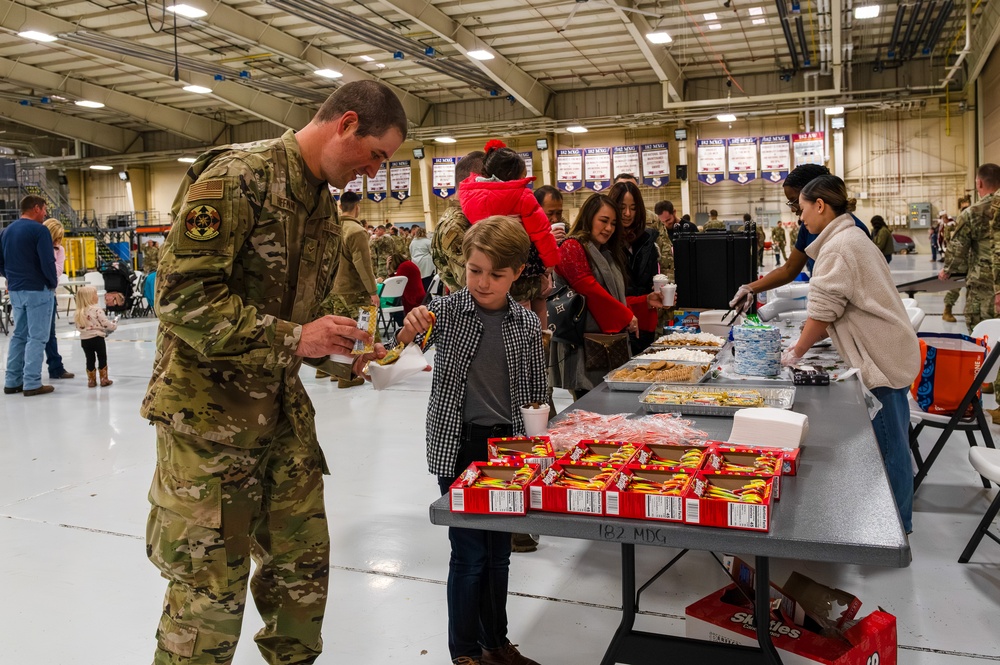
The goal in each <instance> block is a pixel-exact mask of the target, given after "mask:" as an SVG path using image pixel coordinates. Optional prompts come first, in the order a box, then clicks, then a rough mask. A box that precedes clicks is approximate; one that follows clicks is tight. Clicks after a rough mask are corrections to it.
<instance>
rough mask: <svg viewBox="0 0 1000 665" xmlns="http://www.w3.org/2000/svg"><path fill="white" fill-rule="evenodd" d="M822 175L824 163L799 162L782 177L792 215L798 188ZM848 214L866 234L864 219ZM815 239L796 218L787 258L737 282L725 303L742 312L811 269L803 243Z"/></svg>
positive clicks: (825, 171)
mask: <svg viewBox="0 0 1000 665" xmlns="http://www.w3.org/2000/svg"><path fill="white" fill-rule="evenodd" d="M825 175H830V169H828V168H826V167H825V166H821V165H819V164H803V165H802V166H798V167H796V168H795V170H794V171H792V172H791V173H789V174H788V177H787V178H785V182H784V183H783V184H782V190H783V191H784V194H785V198H786V199H788V200H787V201H786V205H787V206H788V207H789V209H790V210H791V211H792V212H793V213H794V214H795V215H796V216H799V215H800V214H801V212H802V210H801V209H800V208H799V192H800V191H801V190H802V188H803V187H805V186H806V185H807V184H808V183H809V182H811V181H812V180H814V179H816V178H819V177H821V176H825ZM852 201H853V199H852ZM853 210H854V206H853V203H852V204H851V205H850V210H848V212H851V211H853ZM852 217H853V219H854V223H855V225H856V226H857V227H858V228H860V229H861V230H862V231H864V232H865V235H867V236H868V237H869V238H870V237H871V234H869V233H868V227H866V226H865V225H864V222H862V221H861V220H860V219H858V218H857V217H854V216H853V215H852ZM815 239H816V236H815V235H814V234H812V233H809V231H808V229H806V228H805V227H804V226H803V225H802V220H801V219H799V229H798V236H797V237H796V238H795V246H794V247H792V251H791V253H790V254H789V255H788V260H787V261H785V262H784V263H783V264H781V265H780V266H779V267H777V268H775V269H774V270H772V271H771V272H769V273H767V274H766V275H764V276H763V277H761V278H760V279H758V280H757V281H756V282H753V283H751V284H744V285H743V286H741V287H740V288H739V289H738V290H737V291H736V295H735V296H733V299H732V300H731V301H730V302H729V306H730V307H732V308H734V309H738V310H740V311H742V312H745V311H747V310H748V309H750V305H751V303H753V301H754V299H755V298H756V297H757V294H758V293H761V292H763V291H770V290H771V289H776V288H778V287H779V286H784V285H785V284H788V283H789V282H792V281H793V280H794V279H795V278H796V277H798V276H799V273H801V272H802V270H803V269H804V268H807V269H808V270H809V271H810V272H812V269H813V260H812V259H811V258H809V257H808V256H807V255H806V247H808V246H809V243H811V242H812V241H813V240H815Z"/></svg>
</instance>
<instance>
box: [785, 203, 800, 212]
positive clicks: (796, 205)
mask: <svg viewBox="0 0 1000 665" xmlns="http://www.w3.org/2000/svg"><path fill="white" fill-rule="evenodd" d="M785 205H786V206H788V207H789V208H790V209H791V211H792V212H802V206H800V205H799V202H798V201H785Z"/></svg>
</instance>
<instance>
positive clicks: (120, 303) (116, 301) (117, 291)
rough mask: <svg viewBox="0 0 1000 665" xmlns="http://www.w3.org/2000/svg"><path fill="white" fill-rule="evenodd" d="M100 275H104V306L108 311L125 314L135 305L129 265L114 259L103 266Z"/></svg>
mask: <svg viewBox="0 0 1000 665" xmlns="http://www.w3.org/2000/svg"><path fill="white" fill-rule="evenodd" d="M101 275H102V276H103V277H104V291H105V293H104V305H105V308H106V309H107V311H109V312H114V313H115V314H120V315H123V316H127V315H128V313H129V312H131V311H132V307H133V306H134V305H135V303H134V302H133V299H134V297H135V295H134V289H133V287H132V281H133V279H132V270H131V266H129V265H128V264H127V263H123V262H121V261H115V262H113V263H111V264H110V265H109V266H108V267H107V268H105V269H104V270H103V271H102V272H101Z"/></svg>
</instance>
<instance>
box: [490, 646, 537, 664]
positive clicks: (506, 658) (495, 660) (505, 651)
mask: <svg viewBox="0 0 1000 665" xmlns="http://www.w3.org/2000/svg"><path fill="white" fill-rule="evenodd" d="M481 663H482V665H539V663H538V662H537V661H534V660H531V659H530V658H526V657H524V656H522V655H521V652H520V651H518V650H517V645H516V644H511V643H509V642H508V643H507V646H505V647H500V648H499V649H483V659H482V661H481Z"/></svg>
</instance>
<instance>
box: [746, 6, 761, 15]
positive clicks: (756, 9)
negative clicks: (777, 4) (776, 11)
mask: <svg viewBox="0 0 1000 665" xmlns="http://www.w3.org/2000/svg"><path fill="white" fill-rule="evenodd" d="M747 13H748V14H750V16H763V15H764V8H763V7H751V8H750V9H748V10H747Z"/></svg>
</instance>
